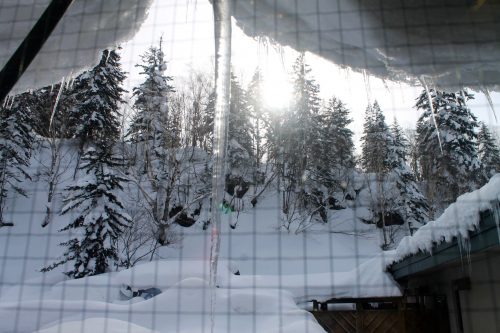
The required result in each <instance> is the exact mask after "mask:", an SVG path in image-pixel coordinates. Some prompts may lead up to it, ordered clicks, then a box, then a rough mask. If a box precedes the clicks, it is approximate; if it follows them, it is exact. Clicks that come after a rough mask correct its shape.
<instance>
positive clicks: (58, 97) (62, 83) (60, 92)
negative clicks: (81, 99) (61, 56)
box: [49, 77, 65, 131]
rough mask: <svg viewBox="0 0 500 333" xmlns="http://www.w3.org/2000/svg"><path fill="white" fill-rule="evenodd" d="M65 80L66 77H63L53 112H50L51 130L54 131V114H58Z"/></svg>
mask: <svg viewBox="0 0 500 333" xmlns="http://www.w3.org/2000/svg"><path fill="white" fill-rule="evenodd" d="M64 80H65V78H64V77H63V78H62V80H61V85H60V86H59V91H58V92H57V97H56V101H55V103H54V106H53V107H52V113H51V114H50V121H49V131H52V122H53V121H54V116H55V114H56V110H57V106H58V105H59V100H60V99H61V95H62V92H63V90H64Z"/></svg>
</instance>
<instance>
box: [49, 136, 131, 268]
mask: <svg viewBox="0 0 500 333" xmlns="http://www.w3.org/2000/svg"><path fill="white" fill-rule="evenodd" d="M96 134H97V133H96ZM97 137H101V135H99V134H97ZM94 142H95V144H89V145H88V147H87V148H86V150H85V152H84V154H83V156H82V160H81V164H80V169H81V170H83V171H84V172H85V176H83V177H82V178H81V179H79V180H78V182H77V184H76V185H73V186H69V187H68V188H67V189H66V191H67V192H68V193H69V195H68V197H67V198H66V199H65V200H64V203H65V206H64V207H63V208H62V211H61V214H62V215H69V214H70V213H71V214H75V213H77V214H76V215H77V217H76V218H75V219H74V220H73V221H72V222H71V223H70V224H68V225H67V226H66V227H64V228H63V229H61V231H67V230H73V232H75V233H76V234H77V236H76V237H74V238H72V239H70V240H69V241H67V242H63V243H61V245H62V246H65V247H66V251H65V252H64V254H63V257H62V259H61V260H59V261H57V262H55V263H53V264H52V265H50V266H48V267H45V268H44V269H42V271H44V272H46V271H49V270H52V269H54V268H56V267H57V266H60V265H62V264H65V263H67V262H72V263H73V267H72V269H71V270H69V271H67V272H65V274H66V275H68V276H69V277H71V278H81V277H84V276H89V275H96V274H101V273H105V272H107V271H109V268H110V267H111V266H112V265H114V264H116V263H117V261H118V253H117V248H116V241H117V239H118V237H119V235H120V234H121V233H122V232H123V229H124V228H126V227H127V226H128V225H129V224H130V223H131V219H130V217H129V216H128V214H127V213H126V212H125V209H124V206H123V203H122V202H121V199H120V198H119V196H118V193H119V191H122V190H123V187H122V183H123V182H125V181H126V180H125V179H124V178H122V177H120V176H117V175H116V173H115V172H114V169H116V168H117V167H119V166H120V165H121V161H122V160H121V158H120V157H116V156H113V153H112V151H113V142H112V141H107V140H104V139H99V140H98V141H94Z"/></svg>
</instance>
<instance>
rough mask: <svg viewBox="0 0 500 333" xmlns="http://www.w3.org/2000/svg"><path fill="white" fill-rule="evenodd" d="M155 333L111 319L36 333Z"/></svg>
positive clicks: (55, 326)
mask: <svg viewBox="0 0 500 333" xmlns="http://www.w3.org/2000/svg"><path fill="white" fill-rule="evenodd" d="M61 332H80V333H155V332H156V331H152V330H150V329H147V328H144V327H140V326H138V325H134V324H131V323H128V322H126V321H122V320H116V319H111V318H90V319H85V320H81V321H69V322H65V323H61V324H57V325H54V326H51V327H49V328H46V329H43V330H40V331H36V332H35V333H61Z"/></svg>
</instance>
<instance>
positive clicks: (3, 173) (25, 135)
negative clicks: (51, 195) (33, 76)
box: [0, 93, 34, 227]
mask: <svg viewBox="0 0 500 333" xmlns="http://www.w3.org/2000/svg"><path fill="white" fill-rule="evenodd" d="M7 102H9V101H7ZM9 103H10V102H9ZM9 103H6V104H9ZM10 104H11V105H4V106H0V227H2V226H12V225H13V223H12V222H10V221H4V216H3V213H4V209H5V205H6V199H7V197H8V195H9V192H10V191H14V192H16V193H18V194H20V195H23V196H26V192H25V191H24V190H23V188H22V187H21V183H22V181H23V180H25V179H30V175H29V174H28V171H27V168H28V166H29V164H30V156H31V148H32V144H33V142H34V135H33V131H32V128H31V126H30V124H31V120H30V118H29V115H30V113H31V111H30V96H29V94H28V93H26V94H22V95H19V96H16V97H14V101H13V102H12V103H10Z"/></svg>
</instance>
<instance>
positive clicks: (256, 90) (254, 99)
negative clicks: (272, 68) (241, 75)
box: [246, 68, 268, 189]
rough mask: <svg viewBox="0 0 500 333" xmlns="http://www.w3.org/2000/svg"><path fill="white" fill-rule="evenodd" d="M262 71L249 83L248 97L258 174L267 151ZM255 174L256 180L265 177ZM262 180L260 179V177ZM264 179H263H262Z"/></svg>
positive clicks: (257, 71)
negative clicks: (265, 146)
mask: <svg viewBox="0 0 500 333" xmlns="http://www.w3.org/2000/svg"><path fill="white" fill-rule="evenodd" d="M262 82H263V79H262V73H261V72H260V70H259V69H258V68H257V69H256V70H255V72H254V74H253V77H252V80H251V81H250V84H249V85H248V89H247V93H246V95H247V99H248V108H249V112H250V114H251V117H252V124H251V127H252V133H251V134H252V149H253V156H254V167H255V170H256V172H257V174H259V175H260V174H261V172H262V170H261V166H262V162H263V157H264V153H265V149H264V145H265V136H266V133H265V130H266V126H265V124H266V123H268V120H267V119H266V118H267V117H266V116H267V112H266V110H265V108H264V105H263V102H262ZM257 174H256V175H255V176H256V177H254V178H255V179H254V181H256V180H258V178H263V177H259V176H257ZM259 180H260V179H259ZM262 180H263V179H262ZM255 189H256V187H255Z"/></svg>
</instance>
